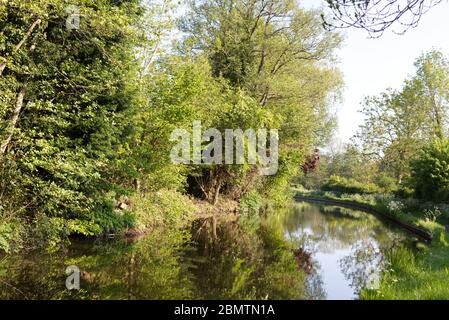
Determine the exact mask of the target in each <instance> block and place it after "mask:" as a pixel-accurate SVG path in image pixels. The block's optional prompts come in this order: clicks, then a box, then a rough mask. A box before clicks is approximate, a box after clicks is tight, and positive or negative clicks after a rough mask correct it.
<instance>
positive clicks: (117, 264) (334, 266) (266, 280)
mask: <svg viewBox="0 0 449 320" xmlns="http://www.w3.org/2000/svg"><path fill="white" fill-rule="evenodd" d="M410 239H411V237H410V235H407V234H406V233H404V232H403V231H402V230H399V229H397V228H395V227H394V226H391V225H389V224H387V223H386V222H384V221H381V220H379V219H378V218H377V217H375V216H373V215H371V214H367V213H364V212H361V211H356V210H350V209H346V208H340V207H332V206H322V205H315V204H307V203H302V202H295V203H293V204H292V205H291V206H290V207H288V208H285V209H282V210H277V211H274V212H270V213H268V214H267V215H266V217H263V218H262V219H245V221H243V220H242V221H240V222H229V221H225V220H223V221H220V219H212V218H208V219H201V220H197V221H195V222H194V223H193V224H192V227H191V228H186V229H184V230H154V231H152V232H150V233H149V234H148V235H146V236H145V237H143V238H141V239H139V240H137V241H132V242H131V241H129V240H117V239H115V240H104V239H103V240H100V239H97V240H95V241H93V240H74V241H72V244H71V245H70V246H69V247H68V248H66V249H65V250H61V251H58V252H48V251H44V250H40V251H35V252H31V253H28V254H26V255H9V256H3V257H0V299H357V298H358V296H359V293H360V291H361V290H362V289H364V288H369V289H373V290H375V289H376V288H377V286H378V283H379V276H380V272H381V271H382V269H383V268H384V267H385V259H384V255H385V252H387V251H388V250H390V249H391V248H392V247H393V246H395V245H398V244H400V243H403V242H406V241H409V240H410ZM68 266H72V269H71V270H77V269H79V275H80V282H79V284H80V286H79V287H80V288H79V290H77V289H74V290H68V289H67V288H66V280H67V276H68V275H67V274H66V269H67V267H68ZM73 266H74V267H73ZM73 268H75V269H73ZM69 273H70V272H69ZM72 284H73V282H72Z"/></svg>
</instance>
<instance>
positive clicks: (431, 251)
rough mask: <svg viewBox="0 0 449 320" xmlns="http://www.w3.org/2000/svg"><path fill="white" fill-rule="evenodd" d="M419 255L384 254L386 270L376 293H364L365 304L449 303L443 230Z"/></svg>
mask: <svg viewBox="0 0 449 320" xmlns="http://www.w3.org/2000/svg"><path fill="white" fill-rule="evenodd" d="M434 232H435V233H438V237H436V238H435V239H434V240H433V242H432V243H431V244H430V246H429V247H425V248H421V249H420V251H419V252H414V251H413V250H411V249H409V248H406V247H398V248H395V249H393V250H392V251H391V252H389V253H388V254H387V264H388V265H387V268H386V270H385V271H384V273H383V275H382V279H381V283H380V287H379V289H377V290H364V291H362V294H361V299H367V300H373V299H375V300H378V299H385V300H392V299H395V300H447V299H449V247H448V240H447V238H448V237H447V235H446V234H445V231H444V230H439V231H436V230H434Z"/></svg>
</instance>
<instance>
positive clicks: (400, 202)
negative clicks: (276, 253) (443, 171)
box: [295, 189, 449, 300]
mask: <svg viewBox="0 0 449 320" xmlns="http://www.w3.org/2000/svg"><path fill="white" fill-rule="evenodd" d="M295 191H296V193H297V194H298V195H301V196H305V197H307V196H308V197H313V198H320V199H329V200H340V201H341V200H343V201H348V202H350V203H357V204H361V205H367V206H370V207H372V208H373V209H375V210H376V211H378V212H381V213H383V214H386V215H389V216H391V217H394V218H396V219H399V220H402V221H405V222H407V223H412V224H414V225H416V226H417V227H420V228H423V229H425V230H427V231H428V232H429V233H430V234H431V235H432V238H433V240H432V242H431V243H429V244H428V245H425V246H424V245H421V246H418V248H417V249H416V250H415V249H410V248H408V247H405V246H400V247H396V248H394V249H392V250H391V251H390V252H389V253H388V254H387V256H386V268H385V271H384V273H383V275H382V278H381V282H380V286H379V288H378V289H376V290H368V289H365V290H363V291H362V293H361V296H360V297H361V299H368V300H370V299H449V234H448V233H447V231H446V230H445V228H446V227H445V225H447V224H449V223H448V221H449V210H448V208H447V205H445V204H435V203H431V202H420V201H418V200H416V199H401V198H396V197H393V196H390V195H385V194H370V195H366V194H365V195H361V194H343V193H336V192H323V191H306V190H302V189H295Z"/></svg>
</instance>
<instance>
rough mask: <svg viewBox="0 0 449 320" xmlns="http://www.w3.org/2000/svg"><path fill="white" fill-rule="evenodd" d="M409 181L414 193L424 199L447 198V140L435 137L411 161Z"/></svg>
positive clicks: (448, 145) (448, 184) (441, 199)
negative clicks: (435, 138)
mask: <svg viewBox="0 0 449 320" xmlns="http://www.w3.org/2000/svg"><path fill="white" fill-rule="evenodd" d="M410 180H411V183H412V186H413V188H414V190H415V194H416V195H417V196H418V197H420V198H424V199H431V200H436V201H447V200H448V199H449V140H448V139H437V140H435V141H434V142H433V143H432V144H431V145H429V146H426V147H425V148H423V150H422V151H421V153H420V155H419V157H418V158H417V159H416V160H413V161H412V162H411V179H410Z"/></svg>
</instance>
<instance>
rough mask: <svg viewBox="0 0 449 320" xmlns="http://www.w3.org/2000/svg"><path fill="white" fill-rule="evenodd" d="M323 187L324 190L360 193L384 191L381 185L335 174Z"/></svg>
mask: <svg viewBox="0 0 449 320" xmlns="http://www.w3.org/2000/svg"><path fill="white" fill-rule="evenodd" d="M321 189H322V190H324V191H335V192H340V193H360V194H373V193H381V192H382V191H383V190H382V189H381V188H380V187H378V186H377V185H375V184H373V183H362V182H358V181H356V180H354V179H346V178H343V177H339V176H335V175H333V176H330V177H329V179H327V180H326V182H325V183H324V185H323V186H322V187H321Z"/></svg>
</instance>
